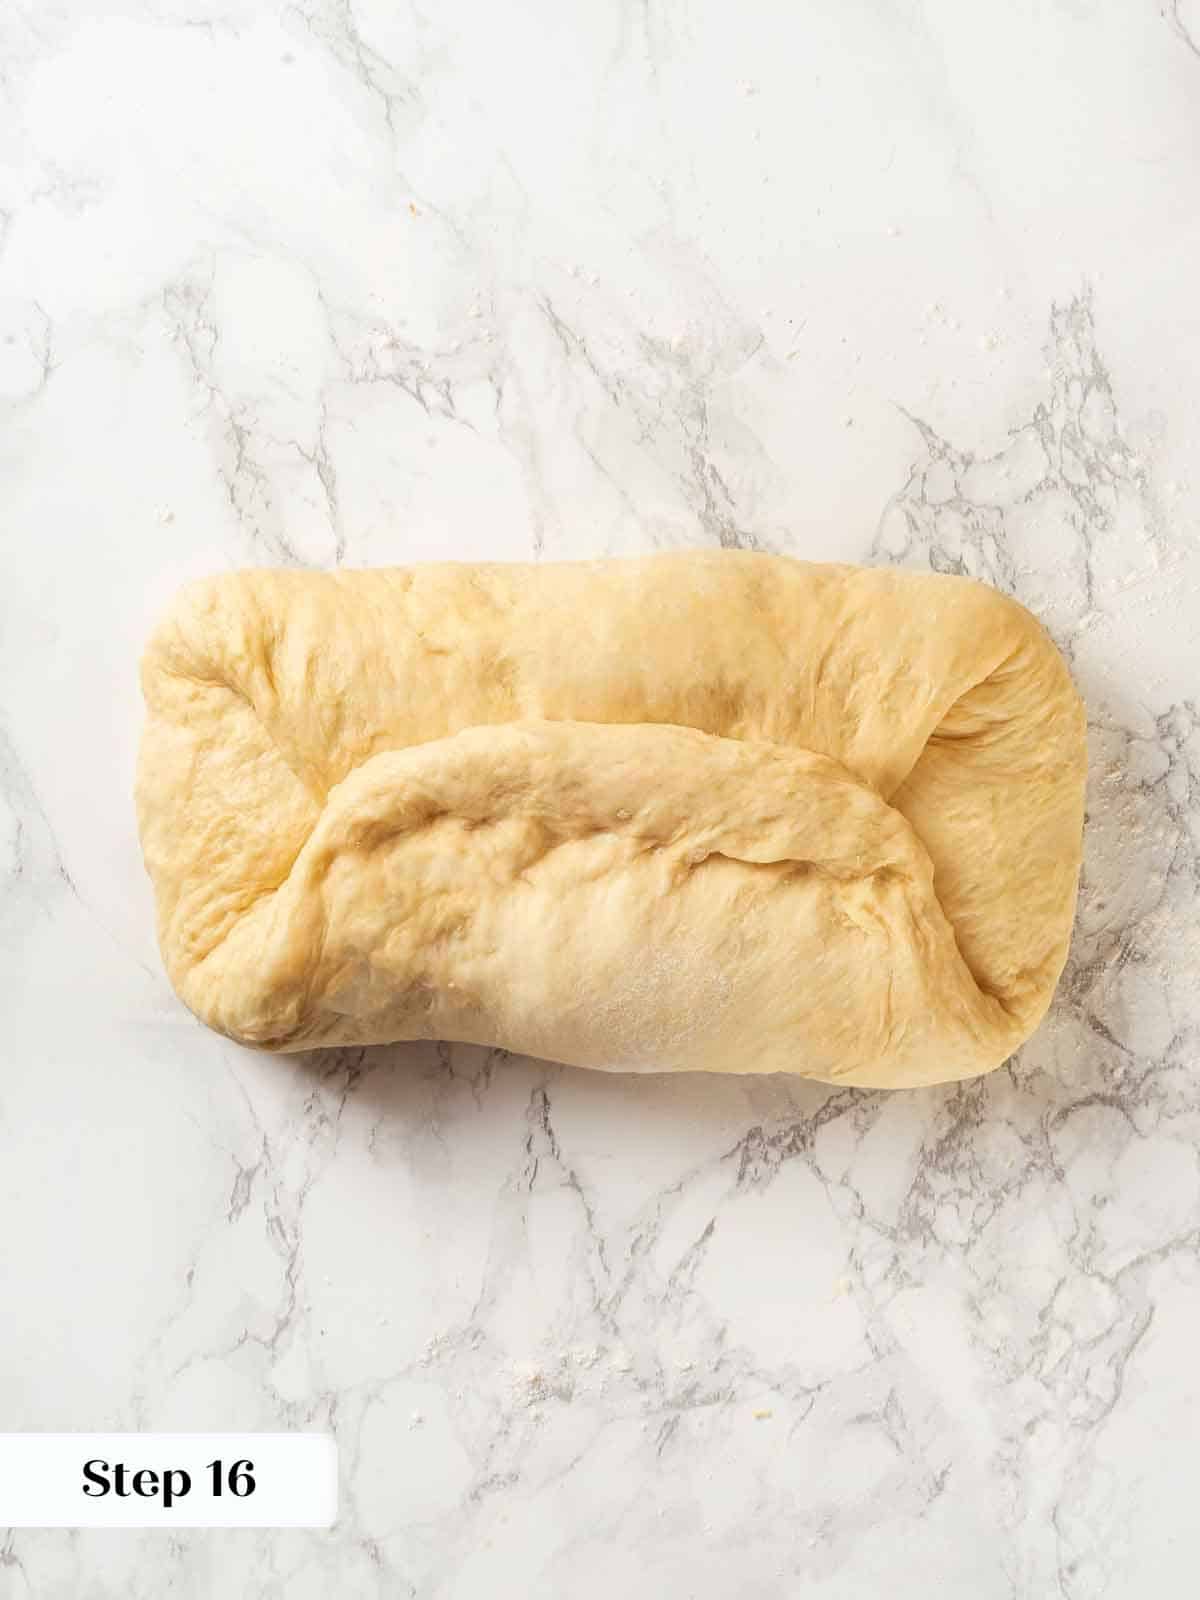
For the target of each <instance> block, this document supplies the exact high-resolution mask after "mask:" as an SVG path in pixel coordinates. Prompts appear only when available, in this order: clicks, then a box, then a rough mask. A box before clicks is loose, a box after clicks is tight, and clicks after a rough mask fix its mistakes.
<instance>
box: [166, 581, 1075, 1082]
mask: <svg viewBox="0 0 1200 1600" xmlns="http://www.w3.org/2000/svg"><path fill="white" fill-rule="evenodd" d="M142 684H143V693H144V697H145V701H146V708H147V716H146V723H145V728H144V732H143V738H142V745H141V750H140V754H139V762H138V774H137V783H136V801H137V808H138V818H139V829H140V835H141V840H142V847H143V852H144V855H145V860H146V865H147V869H148V871H149V873H150V876H151V879H152V882H153V885H154V889H155V896H156V904H157V912H158V926H159V939H160V944H161V948H162V951H163V956H164V960H165V963H166V966H167V970H168V972H169V974H170V977H171V979H172V982H173V983H174V985H175V987H176V989H177V990H178V992H179V994H180V995H181V997H182V998H183V1000H184V1001H185V1002H186V1004H187V1005H188V1006H190V1007H191V1009H192V1010H193V1011H194V1012H195V1013H196V1015H197V1016H199V1017H200V1018H202V1019H203V1020H204V1021H205V1022H207V1023H208V1024H210V1025H211V1026H213V1027H215V1028H217V1029H218V1030H220V1031H221V1032H224V1033H226V1034H228V1035H229V1036H231V1037H233V1038H236V1039H240V1040H242V1041H245V1042H247V1043H251V1044H256V1045H259V1046H262V1047H265V1048H269V1049H276V1050H300V1049H307V1048H311V1047H315V1046H322V1045H338V1044H373V1043H385V1042H390V1041H392V1040H399V1039H412V1038H449V1039H462V1040H468V1041H474V1042H478V1043H481V1044H494V1045H502V1046H504V1047H506V1048H508V1049H511V1050H514V1051H520V1052H524V1053H528V1054H533V1055H541V1056H546V1057H548V1058H551V1059H557V1060H561V1061H566V1062H570V1063H574V1064H578V1065H582V1066H592V1067H598V1068H604V1069H609V1070H638V1071H667V1070H673V1069H680V1070H712V1071H741V1072H777V1071H784V1072H794V1073H799V1074H803V1075H807V1076H812V1077H818V1078H822V1079H825V1080H826V1081H830V1082H834V1081H836V1082H844V1083H856V1084H865V1085H880V1086H892V1087H901V1086H909V1085H916V1084H922V1083H934V1082H940V1081H946V1080H952V1079H958V1078H965V1077H970V1076H972V1075H974V1074H977V1073H980V1072H985V1071H988V1070H989V1069H991V1068H993V1067H995V1066H998V1065H1000V1064H1001V1062H1003V1061H1004V1060H1005V1059H1006V1058H1007V1057H1008V1056H1009V1055H1010V1054H1011V1053H1012V1051H1013V1050H1014V1049H1016V1048H1017V1046H1018V1045H1019V1044H1020V1043H1021V1042H1022V1041H1023V1040H1024V1039H1025V1038H1026V1037H1027V1036H1028V1035H1029V1033H1030V1032H1031V1031H1032V1030H1033V1028H1034V1027H1035V1026H1036V1025H1037V1023H1038V1021H1039V1020H1040V1018H1041V1017H1042V1015H1043V1013H1044V1012H1045V1009H1046V1007H1047V1005H1048V1004H1049V1001H1050V998H1051V995H1052V993H1053V990H1054V986H1055V984H1056V982H1057V980H1058V976H1059V974H1060V972H1061V969H1062V966H1063V963H1064V961H1065V958H1066V951H1067V944H1068V941H1069V937H1070V930H1071V923H1072V919H1073V913H1074V903H1075V893H1076V885H1077V880H1078V873H1079V865H1080V853H1081V832H1082V821H1083V786H1084V777H1085V742H1084V720H1083V712H1082V707H1081V706H1080V703H1079V700H1078V697H1077V695H1076V693H1075V691H1074V688H1073V687H1072V685H1071V681H1070V678H1069V675H1068V673H1067V670H1066V667H1065V665H1064V663H1063V661H1062V659H1061V657H1060V656H1059V654H1058V652H1057V651H1056V650H1055V648H1054V646H1053V645H1052V644H1051V642H1050V640H1049V639H1048V638H1047V636H1046V634H1045V633H1044V632H1043V630H1042V629H1041V628H1040V627H1039V625H1038V624H1037V623H1036V622H1035V621H1034V619H1033V618H1032V617H1031V616H1030V615H1029V613H1028V612H1027V611H1025V610H1024V609H1023V608H1022V607H1021V606H1020V605H1018V604H1017V603H1016V602H1015V601H1012V600H1010V599H1008V598H1006V597H1005V596H1003V595H1000V594H998V593H997V592H996V591H994V590H991V589H988V588H986V587H985V586H983V585H981V584H977V583H975V582H973V581H971V580H968V579H965V578H954V577H946V576H941V575H934V574H914V573H904V572H898V571H895V570H892V569H867V568H857V567H847V566H831V565H815V564H809V563H804V562H799V561H793V560H790V559H787V558H784V557H775V556H766V555H758V554H752V553H746V552H734V551H719V552H707V551H705V552H700V551H696V552H683V553H678V554H670V555H659V556H649V557H643V558H639V559H633V560H612V561H592V562H567V563H560V564H547V565H536V566H535V565H521V564H501V563H488V564H477V565H468V564H461V563H431V564H429V565H426V566H417V567H411V568H404V569H385V570H380V571H351V572H338V573H333V574H316V573H299V572H293V571H258V570H252V571H246V572H240V573H234V574H229V575H225V576H222V577H217V578H212V579H204V580H201V581H199V582H197V583H193V584H191V585H188V586H187V587H186V588H185V589H184V590H183V591H182V592H181V593H180V595H179V597H178V598H177V600H176V602H175V604H174V606H173V608H172V609H171V611H170V612H169V614H168V615H167V616H166V617H165V618H164V620H163V621H162V623H161V624H160V625H159V627H158V628H157V630H156V631H155V633H154V634H153V636H152V638H151V640H150V642H149V645H148V646H147V649H146V652H145V656H144V659H143V666H142Z"/></svg>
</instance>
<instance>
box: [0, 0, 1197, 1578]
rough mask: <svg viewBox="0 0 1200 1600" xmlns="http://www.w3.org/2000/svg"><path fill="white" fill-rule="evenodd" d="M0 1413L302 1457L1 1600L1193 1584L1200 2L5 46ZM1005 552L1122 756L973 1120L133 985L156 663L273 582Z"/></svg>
mask: <svg viewBox="0 0 1200 1600" xmlns="http://www.w3.org/2000/svg"><path fill="white" fill-rule="evenodd" d="M0 96H2V98H0V130H2V133H0V222H2V230H0V323H2V326H0V419H2V431H0V495H2V503H3V534H2V535H0V537H2V539H3V546H2V551H3V558H2V559H3V565H2V584H0V802H2V803H0V871H2V872H3V874H4V877H3V882H2V885H0V951H2V953H3V960H2V963H0V1013H2V1028H0V1052H2V1056H0V1303H2V1321H0V1427H3V1428H6V1429H19V1428H39V1429H78V1428H126V1427H128V1428H134V1427H146V1428H151V1427H152V1428H160V1429H194V1428H228V1429H252V1428H278V1427H326V1426H328V1427H331V1428H332V1429H333V1430H334V1431H335V1432H336V1434H337V1437H338V1440H339V1443H340V1447H341V1452H342V1462H343V1477H344V1486H343V1515H342V1519H341V1522H340V1523H339V1525H338V1527H337V1528H336V1529H335V1530H334V1531H333V1532H332V1533H329V1534H322V1533H269V1532H264V1533H238V1534H220V1533H186V1534H180V1535H178V1536H169V1535H164V1534H159V1533H145V1534H134V1533H131V1534H123V1533H107V1534H105V1533H91V1534H69V1533H48V1532H47V1533H31V1532H26V1533H16V1534H10V1535H8V1536H5V1535H3V1534H2V1533H0V1597H2V1600H28V1597H36V1600H80V1597H85V1600H117V1597H120V1600H159V1597H161V1596H164V1595H167V1594H170V1595H175V1596H181V1597H187V1600H201V1597H208V1596H219V1597H221V1600H237V1597H242V1596H245V1597H251V1596H252V1597H261V1600H275V1597H282V1596H286V1597H288V1600H291V1597H296V1600H308V1597H322V1600H323V1597H325V1596H329V1595H336V1596H337V1597H338V1600H358V1597H363V1600H391V1597H394V1596H408V1595H418V1596H421V1597H432V1600H450V1597H453V1600H493V1597H496V1596H509V1595H513V1596H517V1595H520V1596H522V1597H529V1600H560V1597H568V1600H593V1597H595V1600H608V1597H609V1596H610V1595H613V1594H617V1595H622V1596H627V1597H629V1600H659V1597H665V1596H669V1597H671V1600H677V1597H679V1600H682V1597H687V1596H694V1597H697V1600H725V1597H728V1596H737V1597H738V1600H768V1597H770V1600H774V1597H777V1596H792V1595H801V1594H802V1595H804V1596H806V1597H807V1596H813V1597H820V1600H874V1597H876V1596H880V1595H883V1594H887V1595H889V1596H917V1595H920V1596H925V1595H927V1594H930V1593H935V1592H936V1593H937V1594H938V1595H939V1596H944V1597H946V1600H1001V1597H1010V1596H1019V1597H1024V1596H1035V1597H1042V1596H1063V1597H1066V1600H1100V1597H1104V1600H1126V1597H1128V1600H1142V1597H1145V1596H1147V1595H1159V1594H1161V1595H1164V1596H1175V1595H1182V1594H1186V1593H1191V1592H1192V1590H1193V1588H1194V1585H1195V1577H1194V1574H1195V1570H1196V1566H1197V1562H1198V1561H1200V1525H1198V1524H1197V1521H1196V1517H1195V1510H1194V1502H1195V1494H1196V1483H1197V1469H1198V1466H1200V1364H1198V1363H1197V1360H1196V1355H1195V1350H1196V1343H1197V1337H1198V1335H1200V1260H1198V1255H1197V1248H1198V1244H1200V1164H1198V1159H1197V1148H1198V1143H1200V1079H1198V1076H1197V1067H1198V1059H1197V1058H1198V1050H1197V1041H1198V1037H1200V933H1198V923H1197V907H1196V889H1197V879H1198V856H1197V853H1198V851H1200V705H1198V701H1197V692H1198V683H1197V679H1198V675H1200V669H1198V661H1200V646H1198V642H1197V641H1198V638H1200V597H1198V594H1197V589H1198V582H1200V540H1198V538H1197V518H1198V513H1200V469H1198V468H1197V466H1196V443H1197V394H1198V390H1197V385H1196V373H1197V372H1198V371H1200V294H1198V293H1197V281H1198V279H1197V264H1198V259H1200V258H1198V251H1200V4H1197V0H1162V3H1158V0H1057V3H1052V0H1015V3H1011V4H1006V5H993V6H984V5H973V4H964V3H962V0H773V3H763V0H747V3H745V4H738V5H730V4H724V3H722V0H690V3H689V0H581V3H572V4H566V5H564V4H561V3H555V0H536V3H532V0H519V3H518V4H516V5H513V6H504V5H494V4H486V3H484V0H441V3H440V4H438V5H432V4H428V3H427V0H419V3H418V4H412V3H405V0H401V3H400V4H398V5H392V4H388V3H384V0H302V3H299V4H287V5H284V6H282V7H273V6H272V7H268V6H258V5H254V4H249V3H246V0H126V3H124V4H116V3H103V4H99V5H97V4H94V3H92V0H87V3H84V0H75V3H73V4H62V3H58V0H45V3H34V0H16V3H14V4H11V5H9V6H8V7H6V8H5V9H4V10H3V12H2V13H0ZM714 543H723V544H742V545H749V546H758V547H761V548H763V549H771V550H782V551H789V552H792V553H795V554H798V555H803V556H809V557H817V558H820V557H834V558H845V559H853V560H869V561H898V562H904V563H909V564H912V565H914V566H917V567H923V566H926V565H933V566H935V567H937V568H939V569H949V570H966V571H968V572H972V573H980V574H982V575H984V576H986V577H988V578H989V579H991V580H992V581H993V582H996V583H998V584H999V585H1001V586H1002V587H1004V588H1006V589H1008V590H1011V591H1012V592H1014V593H1016V594H1017V595H1018V596H1020V598H1022V599H1023V600H1025V601H1026V602H1027V603H1028V604H1030V605H1031V606H1033V607H1034V608H1035V609H1036V610H1037V611H1038V612H1039V613H1040V614H1041V615H1042V616H1043V617H1044V618H1045V619H1046V620H1047V621H1048V623H1049V624H1050V626H1051V627H1052V629H1053V630H1054V633H1055V635H1056V637H1057V638H1058V639H1059V641H1060V642H1061V643H1062V645H1063V646H1064V648H1065V649H1066V650H1067V651H1068V652H1069V655H1070V658H1071V660H1072V662H1073V664H1074V667H1075V670H1076V673H1077V676H1078V681H1079V683H1080V686H1081V688H1082V690H1083V693H1084V695H1085V697H1086V700H1087V703H1088V707H1089V713H1090V719H1091V728H1092V762H1093V767H1092V780H1091V799H1090V821H1089V829H1088V836H1087V840H1088V842H1087V864H1086V873H1085V885H1084V893H1083V898H1082V904H1081V911H1080V917H1079V924H1078V933H1077V938H1076V943H1075V947H1074V953H1073V957H1072V961H1071V964H1070V968H1069V972H1068V976H1067V980H1066V982H1065V985H1064V989H1063V991H1062V993H1061V994H1060V996H1059V999H1058V1001H1057V1002H1056V1004H1055V1007H1054V1009H1053V1012H1052V1015H1051V1017H1050V1019H1049V1021H1048V1022H1047V1024H1046V1025H1045V1026H1044V1027H1043V1028H1042V1030H1041V1031H1040V1032H1039V1033H1038V1035H1037V1036H1036V1037H1035V1039H1034V1040H1033V1041H1032V1043H1031V1044H1030V1045H1029V1046H1028V1047H1027V1048H1026V1049H1025V1050H1023V1051H1022V1052H1021V1055H1020V1058H1019V1059H1018V1060H1016V1061H1014V1062H1013V1063H1012V1064H1011V1065H1010V1066H1009V1067H1008V1068H1006V1069H1004V1070H1002V1071H1000V1072H998V1073H996V1074H994V1075H993V1076H992V1077H990V1078H988V1079H986V1080H983V1081H980V1082H976V1083H973V1084H968V1085H965V1086H962V1087H958V1088H950V1089H946V1090H944V1091H924V1092H919V1093H911V1094H896V1095H893V1096H890V1097H889V1096H887V1095H879V1094H865V1093H856V1092H845V1091H843V1092H840V1093H835V1092H833V1091H831V1090H828V1089H824V1088H821V1087H819V1086H814V1085H807V1084H804V1083H794V1082H783V1081H777V1080H771V1079H766V1078H749V1079H729V1080H720V1079H713V1080H706V1081H694V1080H689V1079H683V1080H664V1079H658V1078H652V1079H648V1080H644V1081H628V1080H623V1079H620V1078H613V1077H608V1076H605V1075H600V1074H594V1075H590V1076H589V1075H587V1074H585V1073H582V1072H572V1071H566V1070H563V1069H560V1068H557V1067H554V1066H550V1065H546V1064H542V1063H536V1062H528V1061H523V1060H515V1059H509V1058H505V1057H500V1056H496V1055H493V1054H489V1053H488V1052H485V1051H482V1050H479V1049H469V1048H462V1047H443V1048H440V1049H432V1048H412V1049H398V1050H395V1051H383V1052H371V1053H369V1054H363V1053H357V1054H353V1055H342V1056H338V1057H334V1058H332V1060H320V1059H316V1058H314V1059H312V1060H305V1059H291V1060H276V1059H272V1058H269V1057H262V1056H257V1055H254V1054H251V1053H249V1052H247V1051H243V1050H239V1049H237V1048H235V1047H233V1046H231V1045H229V1044H227V1043H225V1042H223V1041H222V1040H220V1039H219V1038H217V1037H215V1036H213V1035H211V1034H208V1033H206V1032H205V1031H203V1030H202V1029H201V1028H200V1027H199V1026H198V1025H196V1024H195V1023H193V1022H192V1021H191V1019H190V1018H189V1017H188V1016H187V1015H186V1014H185V1013H184V1012H183V1011H182V1009H181V1007H180V1006H179V1005H178V1003H177V1002H176V1001H175V1000H174V998H173V997H172V995H171V993H170V991H169V989H168V987H167V985H166V983H165V980H164V978H163V976H162V973H161V969H160V966H159V962H158V958H157V953H156V950H155V946H154V941H153V934H152V926H151V908H150V896H149V891H148V886H147V883H146V881H145V879H144V877H143V874H142V869H141V864H140V858H139V855H138V850H137V844H136V840H135V836H134V829H133V815H132V807H131V803H130V794H129V788H130V777H131V770H132V761H133V753H134V747H135V740H136V735H137V728H138V722H139V703H138V698H137V688H136V679H135V665H136V656H137V652H138V648H139V644H140V641H141V639H142V637H143V635H144V633H145V630H146V628H147V626H148V624H149V622H150V619H151V617H152V616H153V614H154V613H155V611H156V609H157V608H158V606H159V605H160V604H161V602H162V601H163V600H164V599H165V597H166V596H167V595H168V593H169V592H170V591H171V590H172V589H173V588H174V587H175V586H176V585H177V584H178V583H179V582H180V581H181V580H182V579H183V578H185V577H187V576H190V575H193V574H197V573H200V572H204V571H208V570H212V569H218V568H222V567H234V566H238V565H245V564H249V563H255V562H258V563H262V562H267V563H275V562H298V563H305V564H311V565H316V566H328V565H331V564H333V563H336V562H339V561H340V562H347V563H353V564H375V563H383V562H399V561H405V560H410V559H417V558H422V557H431V556H435V555H437V556H442V555H451V556H458V557H471V556H477V555H487V556H493V557H528V556H530V555H531V554H536V555H539V556H543V557H545V558H547V559H549V558H553V557H557V556H571V555H598V554H603V553H606V552H612V553H616V552H629V551H635V550H644V549H649V548H655V547H666V546H671V547H675V546H686V545H692V544H714Z"/></svg>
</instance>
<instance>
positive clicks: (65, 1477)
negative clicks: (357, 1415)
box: [0, 1433, 338, 1528]
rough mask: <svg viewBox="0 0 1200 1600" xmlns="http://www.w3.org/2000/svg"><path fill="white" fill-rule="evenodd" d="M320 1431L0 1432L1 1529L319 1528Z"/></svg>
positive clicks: (326, 1514) (324, 1443) (322, 1518)
mask: <svg viewBox="0 0 1200 1600" xmlns="http://www.w3.org/2000/svg"><path fill="white" fill-rule="evenodd" d="M337 1498H338V1468H337V1446H336V1445H335V1444H334V1442H333V1439H332V1438H331V1437H330V1436H329V1435H328V1434H324V1433H0V1527H4V1528H328V1527H331V1526H332V1524H333V1523H334V1522H335V1521H336V1519H337Z"/></svg>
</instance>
